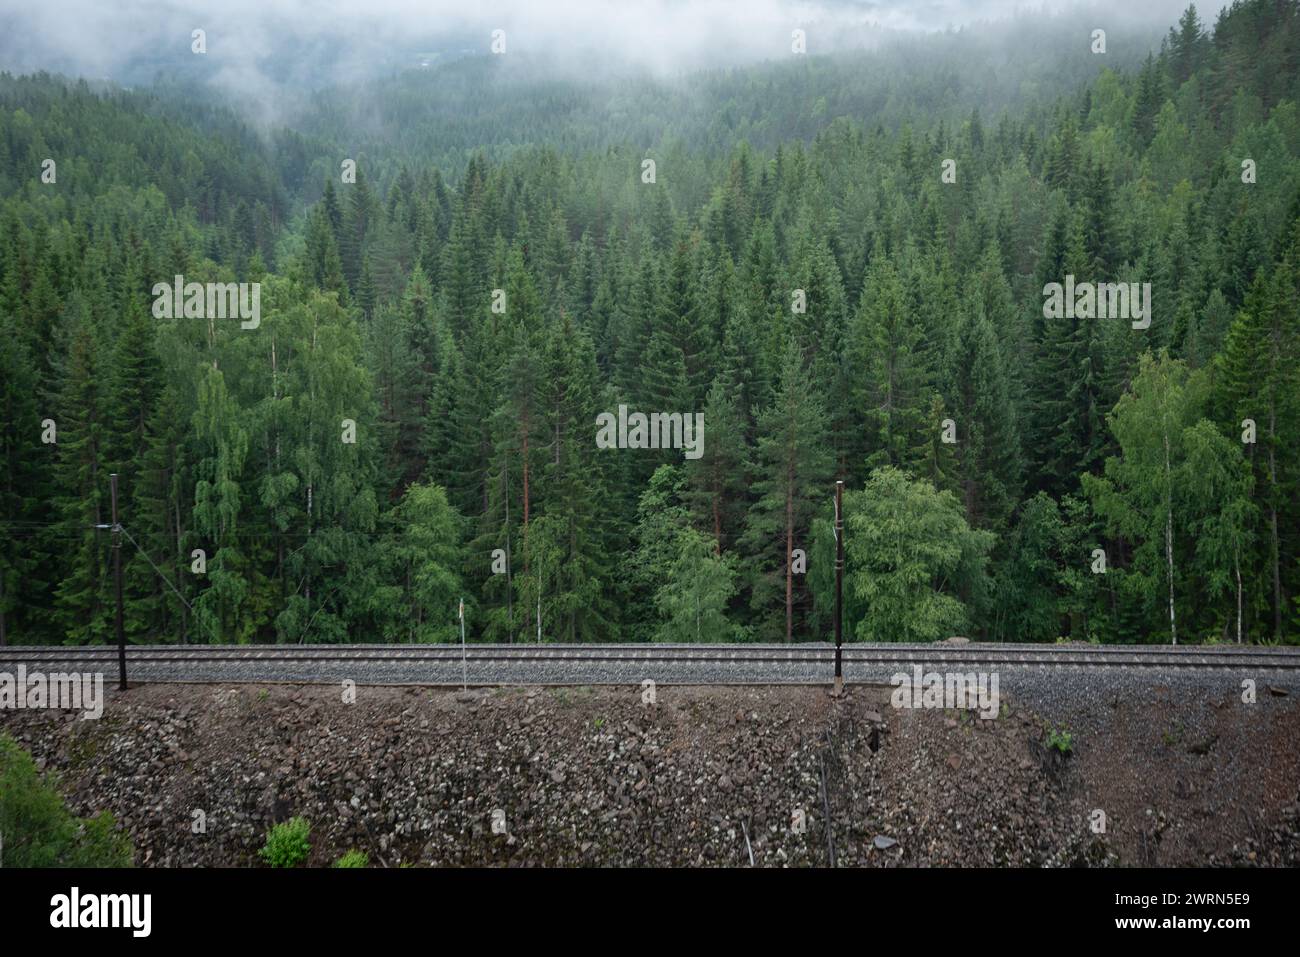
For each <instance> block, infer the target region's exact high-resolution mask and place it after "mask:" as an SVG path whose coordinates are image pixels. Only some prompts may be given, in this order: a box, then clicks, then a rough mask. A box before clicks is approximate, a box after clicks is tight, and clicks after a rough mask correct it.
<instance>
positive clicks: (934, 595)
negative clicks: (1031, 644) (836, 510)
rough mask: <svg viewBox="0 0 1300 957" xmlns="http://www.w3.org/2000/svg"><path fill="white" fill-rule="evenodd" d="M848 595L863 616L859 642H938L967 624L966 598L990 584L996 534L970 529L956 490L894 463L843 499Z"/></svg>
mask: <svg viewBox="0 0 1300 957" xmlns="http://www.w3.org/2000/svg"><path fill="white" fill-rule="evenodd" d="M844 541H845V546H844V547H845V553H844V554H845V563H846V568H845V575H844V587H845V590H846V591H848V592H851V594H852V595H853V597H854V599H856V600H857V601H858V602H859V603H860V606H861V608H862V617H860V618H858V620H857V621H854V622H848V621H846V622H845V626H846V628H848V629H849V630H850V632H851V634H853V636H854V637H856V638H857V639H858V640H859V641H899V642H924V641H937V640H940V639H943V638H948V637H950V636H952V635H956V634H961V633H962V632H963V631H964V630H965V629H966V627H967V625H968V624H969V623H970V614H969V610H968V608H967V606H966V604H965V603H963V601H962V600H961V598H960V597H958V596H960V595H962V594H978V593H980V592H981V591H983V589H984V588H985V587H986V581H985V579H986V576H987V572H986V564H987V561H988V553H989V550H990V549H991V548H992V547H993V542H994V541H995V537H994V535H993V534H992V533H991V532H986V531H982V530H980V529H973V528H971V527H970V526H968V525H967V524H966V519H965V517H964V515H963V513H962V506H961V503H960V502H959V501H957V498H956V496H954V495H953V494H952V493H951V492H946V491H944V492H941V491H937V490H936V489H935V488H934V486H933V485H931V484H930V483H929V482H927V481H925V480H924V479H912V478H909V477H908V475H907V473H905V472H902V471H900V470H899V469H896V468H894V467H892V466H885V467H884V468H879V469H876V470H875V471H873V472H872V473H871V475H870V477H869V478H868V479H867V484H866V487H865V488H863V489H861V490H857V491H853V492H849V493H847V494H846V495H845V496H844Z"/></svg>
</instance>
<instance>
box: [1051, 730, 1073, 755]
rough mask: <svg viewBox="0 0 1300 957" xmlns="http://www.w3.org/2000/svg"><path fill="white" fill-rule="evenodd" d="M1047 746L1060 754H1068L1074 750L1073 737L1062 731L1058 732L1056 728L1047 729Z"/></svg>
mask: <svg viewBox="0 0 1300 957" xmlns="http://www.w3.org/2000/svg"><path fill="white" fill-rule="evenodd" d="M1047 746H1048V747H1049V748H1055V749H1056V750H1057V751H1059V752H1061V754H1069V753H1070V752H1071V751H1073V750H1074V735H1072V734H1070V732H1069V731H1066V730H1064V729H1062V730H1060V731H1058V730H1057V729H1056V728H1049V729H1048V731H1047Z"/></svg>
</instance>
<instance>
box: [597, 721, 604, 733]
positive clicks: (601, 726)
mask: <svg viewBox="0 0 1300 957" xmlns="http://www.w3.org/2000/svg"><path fill="white" fill-rule="evenodd" d="M603 727H605V719H604V718H597V719H596V730H597V731H599V730H600V729H601V728H603Z"/></svg>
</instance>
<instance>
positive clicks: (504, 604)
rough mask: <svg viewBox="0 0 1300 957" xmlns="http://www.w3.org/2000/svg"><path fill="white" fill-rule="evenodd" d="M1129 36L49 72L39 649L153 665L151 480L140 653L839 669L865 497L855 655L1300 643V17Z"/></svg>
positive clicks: (34, 308)
mask: <svg viewBox="0 0 1300 957" xmlns="http://www.w3.org/2000/svg"><path fill="white" fill-rule="evenodd" d="M1103 25H1104V24H1103ZM1096 26H1098V24H1096V23H1094V22H1093V21H1092V19H1091V18H1088V17H1082V18H1080V17H1074V16H1068V15H1066V16H1061V17H1054V18H1048V17H1043V18H1040V19H1035V18H1033V17H1027V18H1025V19H1024V20H1023V21H1019V22H1017V23H1016V24H1014V25H1012V24H1003V25H1000V26H984V27H979V28H970V29H967V30H961V31H950V32H947V33H937V34H935V35H929V36H920V37H914V38H906V39H898V40H896V41H895V42H893V43H892V44H886V45H884V46H882V47H881V48H880V49H878V50H872V51H856V52H845V51H840V52H835V53H829V54H825V53H819V52H818V50H817V46H816V34H815V33H814V32H810V33H809V37H808V51H807V53H806V54H802V53H798V52H794V53H791V55H789V56H787V57H784V58H782V59H777V60H770V61H762V62H757V63H749V64H744V65H735V66H726V67H717V68H713V69H706V70H700V71H695V72H691V73H688V74H683V75H680V76H667V77H665V76H660V75H650V74H641V73H639V72H637V71H636V70H634V69H631V68H629V69H628V70H626V71H623V72H619V71H617V70H614V71H600V72H594V71H593V72H592V73H591V74H590V75H585V74H583V73H582V71H581V70H574V71H571V72H569V73H559V74H555V75H547V74H545V68H544V66H543V65H540V64H537V63H532V62H530V60H529V58H528V56H527V55H519V56H514V55H512V54H509V53H507V54H506V55H504V56H498V55H495V54H494V53H493V52H491V51H490V50H489V48H488V43H489V40H488V38H486V37H484V38H482V40H483V42H482V47H483V48H482V50H479V51H476V52H474V53H473V54H472V55H468V56H465V57H463V58H460V59H455V60H450V61H448V62H441V61H439V62H437V63H434V64H431V65H424V66H421V65H414V66H412V67H410V68H408V69H402V70H395V71H392V72H391V73H390V74H386V75H377V76H373V77H370V78H367V79H366V80H364V81H363V82H357V83H351V84H338V85H329V86H323V87H321V88H319V89H316V90H315V91H313V92H311V93H310V94H307V95H304V96H302V97H301V98H300V99H298V100H296V101H295V102H293V103H292V104H286V105H285V109H284V111H283V115H277V116H274V117H264V116H260V115H259V116H254V115H253V114H252V113H250V112H249V111H247V110H245V109H243V108H242V107H241V104H240V103H239V102H238V101H237V100H233V99H227V98H223V96H221V95H219V94H218V93H217V92H215V90H214V88H213V87H211V86H206V85H204V84H201V83H197V82H194V81H193V78H192V77H190V76H177V75H176V74H173V73H168V72H167V71H166V70H162V69H160V70H159V72H158V75H157V77H156V78H155V79H154V80H153V81H152V82H150V83H146V84H139V85H134V86H131V87H129V88H128V87H126V86H122V85H118V84H116V83H114V82H112V81H103V80H99V79H90V78H81V77H77V76H65V75H61V74H60V75H54V74H45V73H35V74H33V73H21V72H4V73H0V641H3V642H8V643H11V644H17V643H29V644H58V643H77V644H86V643H102V642H111V641H113V640H114V617H113V612H114V601H115V595H114V588H113V577H112V574H111V569H112V549H113V541H114V538H115V535H114V532H113V530H112V527H111V503H110V475H114V474H115V475H116V476H117V490H118V509H119V520H120V523H121V528H122V532H121V538H120V540H121V543H122V544H121V559H122V564H123V566H124V571H123V576H124V592H125V603H126V615H125V623H126V630H127V635H128V640H130V641H133V642H139V643H151V644H152V643H172V642H175V643H181V642H190V643H208V642H285V643H298V642H446V641H458V640H459V638H460V619H459V617H458V615H459V610H460V607H461V606H460V603H461V602H462V601H463V602H464V623H465V628H466V634H467V637H468V639H469V640H470V641H493V642H523V641H538V640H541V641H544V642H631V641H643V642H648V641H658V642H781V641H825V640H827V639H828V638H830V636H831V628H832V615H833V601H834V556H835V538H834V531H833V529H834V525H833V519H834V489H835V483H836V481H837V480H842V481H843V482H844V487H845V490H846V491H845V493H844V522H845V536H844V549H845V554H846V562H847V564H846V570H845V582H844V591H845V619H844V620H845V634H846V640H854V641H933V640H939V639H943V638H947V637H949V636H954V635H964V636H968V637H970V638H971V639H973V640H988V641H1003V642H1054V641H1058V640H1063V639H1065V640H1076V641H1091V642H1103V643H1159V642H1165V643H1167V642H1171V641H1177V642H1178V643H1201V642H1238V641H1241V642H1282V643H1292V644H1294V643H1297V642H1300V4H1298V3H1297V2H1296V0H1236V2H1235V3H1232V4H1231V5H1230V6H1228V7H1226V8H1225V9H1224V10H1223V11H1222V12H1221V13H1217V15H1216V16H1213V17H1211V18H1207V19H1206V20H1202V17H1201V15H1200V14H1198V12H1197V11H1196V9H1195V8H1193V7H1189V8H1188V9H1187V11H1186V12H1185V13H1184V14H1183V15H1182V17H1181V18H1180V19H1179V20H1178V21H1177V22H1176V23H1171V24H1167V25H1166V29H1165V32H1163V33H1153V34H1152V35H1151V36H1149V37H1148V36H1146V35H1142V36H1133V35H1126V34H1125V33H1124V32H1123V31H1121V30H1116V29H1113V30H1110V31H1108V34H1109V35H1108V37H1107V48H1106V52H1104V53H1101V52H1098V51H1096V50H1095V49H1093V47H1094V46H1095V44H1096V38H1095V36H1093V28H1094V27H1096ZM189 42H190V41H189V38H188V37H187V36H186V37H181V38H180V39H179V40H178V44H179V45H180V47H181V48H182V50H183V51H184V52H186V53H188V51H187V50H184V48H185V47H187V46H188V44H189ZM217 51H218V47H217V46H216V45H215V44H214V45H213V52H212V54H209V56H213V55H215V54H216V53H217ZM200 59H201V58H200ZM0 66H3V65H2V64H0ZM192 283H197V284H204V285H203V287H202V288H204V289H208V290H210V288H211V287H210V286H207V285H206V284H238V287H239V289H240V295H241V299H240V303H241V305H245V304H249V305H251V304H252V303H253V302H255V303H256V305H257V308H258V312H257V315H256V317H255V318H253V319H250V318H249V314H247V313H244V312H240V313H239V315H234V314H233V312H232V313H231V314H229V315H227V314H226V313H225V312H224V311H223V312H222V314H221V315H219V316H218V315H215V314H213V312H212V310H211V308H210V306H209V303H210V295H209V298H208V299H203V297H201V296H200V297H196V298H194V299H193V300H192V299H191V296H190V294H189V293H188V292H187V291H186V287H187V286H188V285H189V284H192ZM1076 283H1077V284H1080V285H1083V284H1089V283H1090V284H1098V285H1099V284H1119V283H1123V284H1125V286H1126V288H1127V287H1128V284H1133V286H1134V287H1135V295H1134V297H1133V301H1132V302H1131V303H1130V305H1131V306H1133V307H1134V308H1135V309H1136V308H1137V306H1138V305H1139V304H1140V301H1141V298H1142V297H1141V296H1138V295H1136V288H1138V287H1143V286H1146V288H1148V289H1149V302H1150V310H1149V313H1148V314H1147V316H1146V318H1147V319H1149V323H1147V324H1146V325H1145V327H1143V322H1141V321H1130V317H1129V316H1128V315H1123V316H1118V317H1117V316H1115V315H1113V314H1112V315H1109V316H1103V315H1101V313H1102V312H1104V310H1103V309H1100V308H1094V307H1095V306H1097V305H1098V304H1099V303H1100V302H1101V301H1103V300H1105V299H1106V294H1105V293H1104V292H1100V293H1099V294H1098V296H1097V301H1096V302H1091V300H1090V302H1091V305H1090V306H1089V307H1088V308H1083V307H1079V308H1075V306H1076V302H1075V301H1073V300H1071V301H1069V302H1068V303H1067V306H1068V307H1067V308H1065V309H1063V310H1060V309H1051V308H1049V307H1048V305H1049V304H1048V300H1049V299H1050V297H1049V295H1048V294H1047V293H1046V291H1045V290H1046V289H1048V288H1049V287H1051V286H1052V284H1060V285H1063V286H1065V287H1066V288H1067V289H1073V288H1074V287H1075V284H1076ZM252 284H257V290H258V291H257V298H256V299H255V300H252V301H251V302H250V300H249V297H248V296H246V295H245V293H246V292H247V291H248V288H249V287H251V286H252ZM1147 284H1149V285H1147ZM159 287H162V288H163V289H164V290H165V291H163V292H160V291H159ZM176 287H179V288H176ZM232 288H233V287H232ZM173 289H175V290H176V292H177V293H178V294H175V295H174V294H173ZM1112 291H1113V290H1112ZM1066 295H1067V297H1069V293H1068V292H1067V293H1066ZM200 299H203V301H202V302H200V301H199V300H200ZM232 303H233V299H232ZM1111 304H1112V305H1113V304H1114V297H1112V302H1111ZM191 307H193V308H191ZM1132 318H1133V319H1134V320H1141V318H1142V317H1141V315H1140V314H1138V313H1136V312H1135V313H1134V314H1133V316H1132ZM241 319H243V320H245V321H241ZM635 413H642V414H645V415H647V416H649V415H651V414H657V416H673V415H680V416H681V421H682V422H688V423H689V422H695V421H699V418H700V417H702V422H703V430H702V433H699V432H697V433H696V434H695V436H694V438H695V439H697V440H699V441H698V442H697V445H696V447H695V448H693V449H692V448H691V447H690V446H689V437H688V440H687V442H686V443H685V444H683V443H674V444H675V445H676V446H677V447H672V448H659V447H645V448H637V447H635V446H636V445H637V442H636V439H635V438H633V435H632V433H633V432H634V431H635V427H634V425H633V424H632V423H631V421H630V419H629V422H628V429H627V432H628V435H627V437H626V441H625V440H624V436H622V435H620V436H619V437H618V441H617V442H615V443H614V444H615V445H619V446H626V447H614V448H610V447H604V446H607V445H609V444H610V443H609V442H601V441H598V433H599V431H600V425H599V423H600V422H601V421H608V420H607V419H604V420H602V416H603V415H605V414H609V415H610V416H612V417H614V418H617V419H623V418H624V417H631V416H633V415H634V414H635ZM619 431H620V432H621V431H622V422H620V423H619ZM664 434H665V435H667V434H668V433H664ZM654 444H655V445H656V446H657V445H660V444H661V443H658V442H655V443H654ZM662 444H669V443H666V442H665V443H662Z"/></svg>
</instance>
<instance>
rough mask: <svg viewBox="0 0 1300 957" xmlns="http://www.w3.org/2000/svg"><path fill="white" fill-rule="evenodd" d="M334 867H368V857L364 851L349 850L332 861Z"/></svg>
mask: <svg viewBox="0 0 1300 957" xmlns="http://www.w3.org/2000/svg"><path fill="white" fill-rule="evenodd" d="M334 866H335V867H369V866H370V857H369V856H368V855H367V854H366V853H365V852H364V851H358V850H351V851H348V852H347V853H346V854H344V855H343V856H342V857H340V858H339V859H338V860H337V861H335V862H334Z"/></svg>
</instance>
